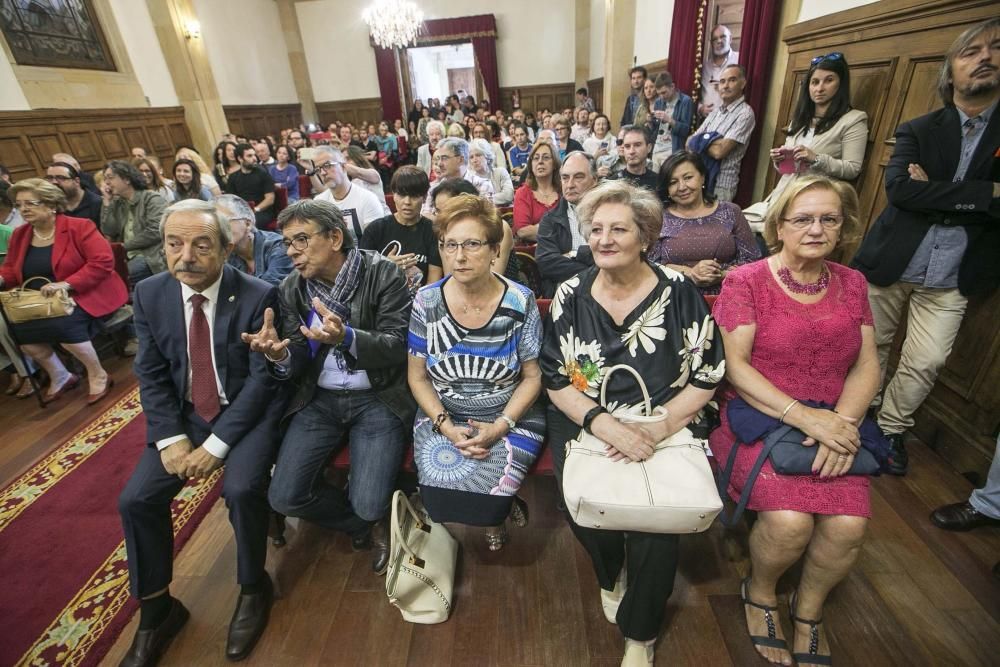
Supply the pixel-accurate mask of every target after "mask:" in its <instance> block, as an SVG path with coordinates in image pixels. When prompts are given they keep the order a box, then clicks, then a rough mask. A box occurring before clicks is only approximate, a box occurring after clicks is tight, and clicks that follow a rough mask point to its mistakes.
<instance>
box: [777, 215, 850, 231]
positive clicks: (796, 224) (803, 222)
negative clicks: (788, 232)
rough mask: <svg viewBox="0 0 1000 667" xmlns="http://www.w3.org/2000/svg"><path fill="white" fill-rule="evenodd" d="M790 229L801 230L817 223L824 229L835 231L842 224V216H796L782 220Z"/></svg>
mask: <svg viewBox="0 0 1000 667" xmlns="http://www.w3.org/2000/svg"><path fill="white" fill-rule="evenodd" d="M782 220H784V221H785V222H787V223H788V225H789V226H790V227H791V228H792V229H797V230H803V229H809V228H810V227H812V225H813V222H816V221H818V222H819V224H821V225H823V228H824V229H836V228H837V227H840V226H841V225H842V224H844V216H842V215H797V216H795V217H794V218H782Z"/></svg>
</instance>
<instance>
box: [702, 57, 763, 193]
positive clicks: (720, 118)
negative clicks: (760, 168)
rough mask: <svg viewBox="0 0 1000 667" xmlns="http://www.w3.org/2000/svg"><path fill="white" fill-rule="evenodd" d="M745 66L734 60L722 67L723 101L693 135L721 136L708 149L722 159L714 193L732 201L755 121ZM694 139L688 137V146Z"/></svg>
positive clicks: (713, 156)
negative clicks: (724, 67) (709, 134)
mask: <svg viewBox="0 0 1000 667" xmlns="http://www.w3.org/2000/svg"><path fill="white" fill-rule="evenodd" d="M746 85H747V78H746V70H745V69H743V66H742V65H738V64H733V65H729V66H728V67H726V69H724V70H722V74H721V75H720V76H719V96H720V97H721V98H722V105H721V106H719V107H718V108H716V109H714V110H713V111H712V113H710V114H708V117H707V118H706V119H705V121H704V122H703V123H702V124H701V127H699V128H698V131H697V132H695V133H694V135H692V139H693V138H694V137H696V136H698V135H700V134H706V133H709V132H717V133H718V134H719V135H720V138H719V139H716V140H715V141H713V142H712V143H711V144H709V146H708V147H707V148H706V149H705V153H706V154H707V155H708V157H710V158H714V159H716V160H718V161H719V178H718V180H717V181H716V182H715V196H716V198H717V199H718V200H719V201H732V200H733V197H734V196H735V195H736V186H737V184H738V183H739V180H740V162H742V161H743V156H744V155H745V154H746V152H747V144H749V143H750V135H751V134H753V129H754V126H755V125H756V122H757V121H756V117H755V116H754V113H753V109H751V108H750V105H749V104H747V101H746V99H745V98H744V97H743V90H744V89H745V88H746ZM690 146H691V139H689V140H688V147H690Z"/></svg>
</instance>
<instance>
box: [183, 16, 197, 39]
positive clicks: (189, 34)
mask: <svg viewBox="0 0 1000 667" xmlns="http://www.w3.org/2000/svg"><path fill="white" fill-rule="evenodd" d="M184 37H185V39H198V38H199V37H201V24H200V23H198V22H197V21H195V20H194V19H191V20H188V21H185V22H184Z"/></svg>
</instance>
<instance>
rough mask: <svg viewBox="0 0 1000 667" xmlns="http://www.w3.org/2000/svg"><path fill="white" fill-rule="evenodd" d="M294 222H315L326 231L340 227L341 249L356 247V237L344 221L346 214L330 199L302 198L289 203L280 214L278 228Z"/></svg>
mask: <svg viewBox="0 0 1000 667" xmlns="http://www.w3.org/2000/svg"><path fill="white" fill-rule="evenodd" d="M293 222H313V223H316V226H317V227H319V228H320V230H321V231H322V232H324V233H330V232H332V231H334V230H337V229H339V230H340V233H341V235H342V236H343V237H344V242H343V245H341V247H340V248H341V250H350V249H351V248H353V247H354V237H352V236H351V234H350V232H348V231H347V223H346V222H344V214H343V213H341V212H340V209H339V208H337V207H336V206H335V205H333V204H331V203H330V202H328V201H322V200H320V199H300V200H298V201H297V202H295V203H294V204H289V205H288V206H287V207H286V208H285V209H283V210H282V211H281V213H279V214H278V229H279V230H283V229H284V228H285V226H286V225H289V224H291V223H293Z"/></svg>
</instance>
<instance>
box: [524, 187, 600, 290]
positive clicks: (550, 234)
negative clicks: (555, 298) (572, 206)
mask: <svg viewBox="0 0 1000 667" xmlns="http://www.w3.org/2000/svg"><path fill="white" fill-rule="evenodd" d="M569 224H570V223H569V202H567V201H566V199H565V198H563V197H560V198H559V204H558V205H557V206H556V207H555V208H554V209H552V210H551V211H546V213H545V215H543V216H542V219H541V220H540V221H539V223H538V245H537V246H536V247H535V262H536V263H537V264H538V272H539V273H540V274H542V291H543V292H544V294H543V296H544V297H546V298H548V299H551V298H552V295H553V294H555V291H556V287H558V286H559V283H561V282H563V281H564V280H569V279H570V278H572V277H573V276H575V275H576V274H578V273H580V271H583V270H584V269H587V268H590V267H591V266H593V265H594V255H593V253H592V252H591V250H590V246H589V245H582V246H580V247H579V248H574V247H573V232H572V231H570V228H569ZM585 240H586V239H585ZM570 250H576V256H575V257H566V256H565V255H564V254H563V253H566V252H569V251H570Z"/></svg>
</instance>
